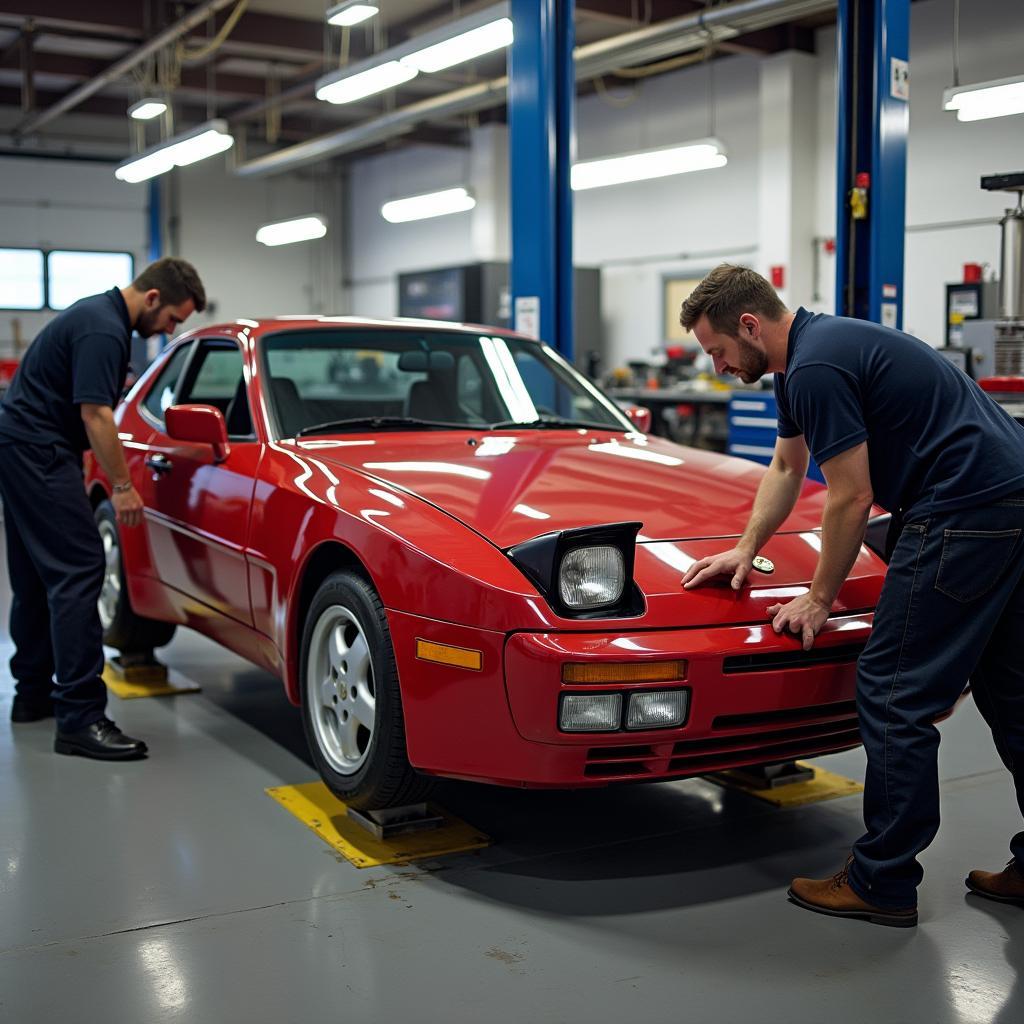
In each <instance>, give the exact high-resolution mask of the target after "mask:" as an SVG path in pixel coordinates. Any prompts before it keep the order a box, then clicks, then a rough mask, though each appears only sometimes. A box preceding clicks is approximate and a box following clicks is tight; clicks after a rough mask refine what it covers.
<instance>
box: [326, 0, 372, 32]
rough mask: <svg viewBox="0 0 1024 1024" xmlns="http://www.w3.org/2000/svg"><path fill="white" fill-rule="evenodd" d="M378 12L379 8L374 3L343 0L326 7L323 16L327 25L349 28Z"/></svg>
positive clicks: (360, 0)
mask: <svg viewBox="0 0 1024 1024" xmlns="http://www.w3.org/2000/svg"><path fill="white" fill-rule="evenodd" d="M379 13H380V8H379V7H378V6H377V5H376V4H367V3H363V2H362V0H345V2H344V3H340V4H335V5H334V6H333V7H328V8H327V13H326V14H325V15H324V17H325V18H326V19H327V24H328V25H340V26H341V27H342V28H351V26H353V25H358V24H359V23H360V22H363V21H366V20H367V19H368V18H372V17H373V16H374V15H375V14H379Z"/></svg>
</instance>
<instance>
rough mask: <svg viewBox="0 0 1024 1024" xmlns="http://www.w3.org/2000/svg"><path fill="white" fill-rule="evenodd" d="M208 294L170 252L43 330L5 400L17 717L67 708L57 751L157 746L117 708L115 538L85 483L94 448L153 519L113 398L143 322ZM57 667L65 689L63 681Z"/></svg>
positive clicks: (163, 326) (127, 520)
mask: <svg viewBox="0 0 1024 1024" xmlns="http://www.w3.org/2000/svg"><path fill="white" fill-rule="evenodd" d="M205 305H206V293H205V292H204V290H203V285H202V282H201V281H200V280H199V276H198V274H196V271H195V269H194V268H193V267H192V265H191V264H189V263H186V262H185V261H184V260H179V259H173V258H171V259H162V260H158V261H157V262H156V263H153V264H151V265H150V266H149V267H147V268H146V269H145V270H144V271H143V272H142V273H141V274H140V275H139V276H138V277H137V278H136V279H135V281H133V282H132V284H131V285H129V286H128V287H127V288H111V289H110V291H109V292H104V293H102V294H101V295H93V296H91V297H90V298H87V299H81V300H79V301H78V302H76V303H75V304H74V305H72V306H69V307H68V308H67V309H66V310H64V311H63V312H62V313H59V314H58V315H57V316H56V317H54V318H53V320H51V321H50V322H49V323H48V324H47V325H46V327H44V328H43V330H42V331H41V332H40V333H39V336H38V337H37V338H36V339H35V341H34V342H33V343H32V344H31V346H29V349H28V351H27V352H26V353H25V355H24V357H23V358H22V360H21V365H20V366H19V368H18V372H17V374H16V375H15V377H14V380H13V381H12V383H11V386H10V388H9V389H8V391H7V394H6V395H5V396H4V400H3V404H2V405H0V497H2V498H3V506H4V530H5V533H6V537H7V568H8V572H9V574H10V578H11V592H12V601H11V638H12V639H13V641H14V645H15V653H14V657H13V658H12V659H11V674H12V675H13V676H14V679H15V683H16V695H15V698H14V704H13V706H12V708H11V721H13V722H33V721H37V720H39V719H41V718H46V717H49V716H50V715H55V716H56V719H57V737H56V740H55V743H54V749H55V750H56V751H57V752H58V753H61V754H79V755H82V756H85V757H93V758H98V759H101V760H108V761H109V760H117V761H120V760H132V759H135V758H140V757H143V756H144V755H145V754H146V744H145V743H143V742H141V741H140V740H135V739H132V738H131V737H129V736H125V735H124V733H122V732H121V730H120V729H118V728H117V726H116V725H115V724H114V723H113V722H111V721H110V719H108V718H107V717H106V715H105V713H104V712H105V710H106V703H107V691H106V686H105V685H104V683H103V679H102V672H103V630H102V627H101V625H100V618H99V611H98V609H97V600H98V598H99V596H100V590H101V588H102V585H103V577H104V570H105V558H104V552H103V544H102V542H101V540H100V536H99V533H98V531H97V529H96V524H95V522H94V521H93V513H92V509H91V508H90V505H89V500H88V498H87V496H86V493H85V487H84V486H83V482H82V453H83V451H85V449H87V448H92V450H93V453H94V454H95V456H96V458H97V460H98V461H99V464H100V466H101V467H102V468H103V471H104V472H105V473H106V475H107V479H108V480H109V481H110V483H111V486H112V488H113V494H112V501H113V505H114V509H115V511H116V512H117V518H118V521H119V523H120V524H121V527H122V528H128V529H130V528H132V527H135V526H138V525H139V523H141V522H142V499H141V498H140V497H139V494H138V492H137V491H136V490H135V488H134V487H133V486H132V483H131V479H130V478H129V476H128V467H127V464H126V462H125V457H124V450H123V449H122V447H121V441H120V439H119V438H118V435H117V425H116V423H115V422H114V413H113V410H114V407H115V406H116V405H117V403H118V400H119V399H120V397H121V392H122V390H123V389H124V383H125V377H126V375H127V372H128V357H129V345H130V342H131V336H132V331H133V330H135V331H138V332H139V334H141V335H142V336H143V337H149V336H150V335H153V334H161V333H165V332H170V331H173V330H174V328H176V327H177V326H178V325H179V324H181V323H183V322H184V321H185V320H186V319H188V317H189V316H191V314H192V313H193V312H201V311H202V310H203V309H204V307H205ZM54 676H56V687H54V683H53V680H54Z"/></svg>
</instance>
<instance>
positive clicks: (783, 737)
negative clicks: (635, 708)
mask: <svg viewBox="0 0 1024 1024" xmlns="http://www.w3.org/2000/svg"><path fill="white" fill-rule="evenodd" d="M402 618H403V619H409V620H413V619H414V617H411V616H402ZM871 618H872V617H871V615H870V614H860V615H847V616H842V617H836V618H833V619H830V620H829V622H828V623H827V624H826V626H825V628H824V629H823V630H822V632H821V633H820V634H819V636H818V638H817V640H816V643H815V647H814V648H813V650H812V651H811V652H809V655H804V653H803V652H802V651H801V650H800V647H799V643H798V642H797V641H796V640H795V639H794V638H793V637H790V636H778V635H776V634H775V633H774V631H773V630H772V629H771V627H770V625H767V624H755V625H743V626H726V627H718V628H710V629H685V630H659V631H651V632H639V633H622V634H616V635H612V634H609V633H564V632H551V633H514V634H511V635H510V636H508V637H507V638H502V637H500V635H499V634H487V635H486V636H483V637H481V635H480V631H475V630H469V629H466V627H460V626H453V625H451V624H444V623H431V625H432V626H435V627H437V628H436V635H432V636H431V637H430V639H436V640H437V641H438V642H440V643H451V644H458V645H460V646H483V647H484V648H485V655H484V669H485V670H484V672H482V673H479V674H475V675H474V676H472V677H469V678H467V675H468V674H467V673H465V672H462V673H460V672H459V671H458V670H441V671H440V672H439V671H437V670H436V669H431V670H430V671H428V672H427V671H424V669H423V665H422V663H419V664H418V665H416V664H412V663H405V664H403V658H402V655H401V654H400V653H399V652H400V651H401V650H402V648H403V647H404V648H405V649H406V650H408V644H407V643H406V642H405V641H404V640H403V639H402V634H403V633H404V634H406V635H407V636H408V637H409V639H410V640H411V639H412V637H413V635H414V634H416V635H420V636H422V635H424V630H425V628H426V624H427V623H430V620H425V619H415V620H414V621H411V622H407V623H404V624H403V623H400V622H397V621H396V620H395V619H394V618H392V633H393V639H394V640H395V642H396V654H398V655H399V673H400V678H401V681H402V694H403V701H404V703H405V710H406V729H407V739H408V750H409V756H410V760H411V761H412V763H413V764H414V765H416V767H418V768H420V769H421V770H423V771H427V772H430V773H434V774H439V775H446V776H451V777H457V778H465V779H473V780H476V781H487V782H496V783H500V784H504V785H518V786H531V787H542V786H543V787H549V786H550V787H565V788H573V787H581V786H595V785H604V784H607V783H609V782H615V781H627V780H638V779H649V780H654V779H668V778H682V777H686V776H689V775H699V774H703V773H706V772H711V771H719V770H723V769H727V768H734V767H739V766H741V765H745V764H761V763H767V762H773V761H787V760H792V759H794V758H798V757H806V756H809V755H813V754H823V753H831V752H834V751H839V750H847V749H849V748H851V747H854V746H857V745H858V744H859V743H860V736H859V733H858V728H857V714H856V708H855V705H854V694H855V683H856V656H857V653H858V652H859V649H860V648H861V647H863V645H864V643H865V642H866V640H867V637H868V635H869V633H870V628H871ZM502 641H503V643H502ZM637 659H639V660H645V661H668V660H675V659H680V660H685V661H686V662H687V670H686V674H685V678H684V679H683V680H682V681H680V682H679V683H678V684H677V683H651V684H621V685H615V686H609V685H602V686H601V687H600V688H597V687H595V688H594V689H600V691H601V692H607V691H609V690H620V691H622V692H623V693H629V692H633V691H635V690H644V689H646V690H664V689H672V688H677V687H683V688H686V689H687V690H688V691H689V711H688V716H687V719H686V721H685V723H684V724H683V725H682V726H680V727H678V728H670V729H656V730H644V731H639V730H638V731H629V732H626V731H616V732H602V733H564V732H560V731H559V729H558V704H559V699H560V696H561V695H562V694H564V693H584V692H587V690H588V687H586V686H583V685H578V684H573V685H570V684H565V683H563V682H562V665H563V664H564V663H566V662H592V661H603V662H627V661H633V660H637ZM496 662H497V664H496ZM488 668H490V671H488Z"/></svg>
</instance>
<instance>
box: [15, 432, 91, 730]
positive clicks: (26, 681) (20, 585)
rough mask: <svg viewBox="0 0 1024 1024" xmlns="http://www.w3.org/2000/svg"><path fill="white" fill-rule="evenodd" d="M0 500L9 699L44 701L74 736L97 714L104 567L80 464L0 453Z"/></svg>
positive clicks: (65, 456)
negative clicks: (7, 589)
mask: <svg viewBox="0 0 1024 1024" xmlns="http://www.w3.org/2000/svg"><path fill="white" fill-rule="evenodd" d="M0 494H2V496H3V501H4V533H5V534H6V537H7V569H8V572H9V573H10V577H11V594H12V597H11V639H12V640H13V641H14V647H15V651H14V657H13V658H11V675H13V676H14V679H15V683H16V689H17V692H18V695H19V696H21V697H24V698H25V699H26V700H29V701H31V702H33V703H39V702H42V701H44V700H47V699H48V698H49V696H50V694H51V692H52V695H53V698H54V713H55V715H56V718H57V728H58V729H60V730H61V731H63V732H74V731H76V730H78V729H83V728H85V726H87V725H90V724H91V723H92V722H95V721H97V720H98V719H100V718H102V717H103V714H104V711H105V709H106V706H107V688H106V685H105V684H104V682H103V679H102V677H101V673H102V672H103V629H102V627H101V625H100V616H99V611H98V610H97V606H96V602H97V600H98V599H99V596H100V590H101V588H102V586H103V573H104V564H105V559H104V554H103V542H102V541H101V540H100V535H99V532H98V531H97V529H96V523H95V521H94V520H93V515H92V509H91V508H90V507H89V499H88V497H86V493H85V485H84V483H83V481H82V460H81V459H80V458H79V457H77V456H76V455H75V454H74V453H73V452H71V451H67V450H65V449H63V448H58V447H56V446H55V445H52V444H50V445H35V444H21V443H10V442H8V443H3V444H0ZM54 675H56V677H57V685H56V687H54V685H53V676H54Z"/></svg>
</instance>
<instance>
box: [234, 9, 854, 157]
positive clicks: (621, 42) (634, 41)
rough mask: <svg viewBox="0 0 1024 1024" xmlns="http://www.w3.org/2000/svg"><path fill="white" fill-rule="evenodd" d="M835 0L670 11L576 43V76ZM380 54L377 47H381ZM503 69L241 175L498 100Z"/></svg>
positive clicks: (280, 153)
mask: <svg viewBox="0 0 1024 1024" xmlns="http://www.w3.org/2000/svg"><path fill="white" fill-rule="evenodd" d="M835 6H836V0H734V2H733V3H724V4H720V5H718V6H716V7H712V8H709V9H705V10H702V11H699V12H696V13H694V14H688V15H684V16H683V17H680V18H672V19H668V20H666V21H662V22H658V23H657V24H652V25H648V26H645V27H644V28H642V29H637V30H636V31H634V32H626V33H624V34H623V35H619V36H615V37H613V38H611V39H607V40H600V41H598V42H595V43H588V44H587V45H585V46H578V47H576V50H575V65H576V80H577V81H580V80H586V79H589V78H596V77H597V76H598V75H602V74H606V73H608V72H609V71H613V70H615V69H616V68H621V67H630V66H635V65H637V64H643V63H647V62H649V61H652V60H659V59H662V58H664V57H669V56H675V55H676V54H679V53H686V52H690V51H693V50H698V49H700V48H701V47H703V46H705V45H707V41H708V38H709V36H711V35H713V36H714V37H716V38H720V39H732V38H735V37H738V36H740V35H742V34H743V33H744V32H752V31H757V30H758V29H763V28H771V27H772V26H774V25H778V24H781V23H782V22H785V21H791V20H792V19H794V18H801V17H805V16H807V15H811V14H820V13H821V12H823V11H830V10H834V9H835ZM382 59H383V55H382ZM507 87H508V77H507V76H504V75H503V76H501V77H500V78H494V79H491V80H490V81H488V82H481V83H479V84H477V85H473V86H468V87H466V88H463V89H456V90H454V91H452V92H448V93H445V94H443V95H441V96H435V97H431V98H430V99H426V100H421V101H419V102H418V103H412V104H409V105H408V106H405V107H401V108H400V109H398V110H394V111H391V112H390V113H387V114H384V115H382V116H381V117H377V118H374V119H372V120H370V121H363V122H361V123H360V124H358V125H353V126H352V127H350V128H343V129H341V130H340V131H337V132H329V133H328V134H326V135H320V136H318V137H316V138H314V139H310V140H308V141H307V142H302V143H299V144H298V145H296V146H289V147H288V148H286V149H280V150H276V151H274V152H272V153H268V154H266V155H265V156H261V157H258V158H256V159H255V160H249V161H247V162H246V163H242V164H239V165H238V167H236V168H235V173H236V174H238V175H240V176H242V177H258V176H262V175H266V174H279V173H281V172H282V171H287V170H292V169H293V168H295V167H299V166H302V165H303V164H309V163H314V162H316V161H319V160H325V159H328V158H329V157H333V156H338V155H339V154H341V153H348V152H352V151H354V150H357V149H363V148H365V147H366V146H369V145H372V144H374V143H377V142H381V141H383V140H384V139H387V138H390V137H392V136H393V135H397V134H404V133H405V132H408V131H411V130H412V128H413V127H414V126H415V125H416V124H418V123H419V122H420V121H424V120H436V119H438V118H443V117H453V116H456V115H463V114H470V113H474V112H476V111H480V110H485V109H487V108H489V107H494V106H498V105H500V104H502V103H504V102H505V100H506V93H507Z"/></svg>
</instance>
